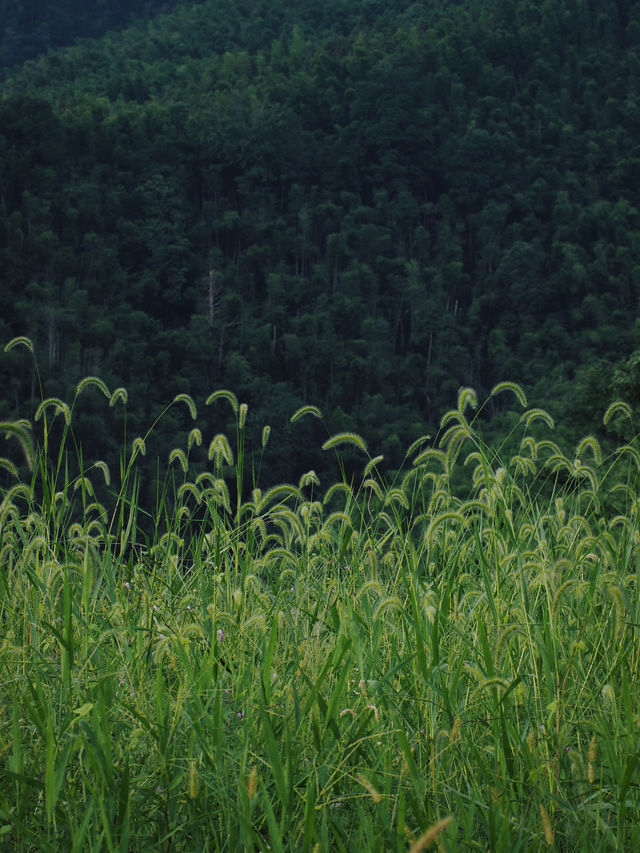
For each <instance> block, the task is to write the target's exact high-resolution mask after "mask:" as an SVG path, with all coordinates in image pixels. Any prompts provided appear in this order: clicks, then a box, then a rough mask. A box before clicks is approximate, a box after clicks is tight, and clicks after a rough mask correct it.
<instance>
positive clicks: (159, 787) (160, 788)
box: [156, 785, 162, 794]
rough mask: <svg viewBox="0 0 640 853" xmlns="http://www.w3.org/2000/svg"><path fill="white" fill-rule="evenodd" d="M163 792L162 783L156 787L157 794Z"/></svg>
mask: <svg viewBox="0 0 640 853" xmlns="http://www.w3.org/2000/svg"><path fill="white" fill-rule="evenodd" d="M161 793H162V785H158V786H157V788H156V794H161Z"/></svg>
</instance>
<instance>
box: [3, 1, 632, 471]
mask: <svg viewBox="0 0 640 853" xmlns="http://www.w3.org/2000/svg"><path fill="white" fill-rule="evenodd" d="M26 5H27V4H26V3H25V4H24V6H25V8H26ZM62 5H63V7H64V8H65V9H66V8H67V6H68V7H69V11H70V10H71V7H72V5H73V4H71V3H67V4H62ZM111 5H112V6H113V8H114V9H115V8H116V7H117V5H118V4H111ZM130 5H131V4H129V6H130ZM143 5H144V4H141V6H143ZM149 5H150V4H147V7H149ZM58 6H60V4H58ZM105 10H106V7H105ZM104 15H105V16H106V15H107V12H106V11H105V12H104ZM16 20H17V19H16ZM14 26H15V25H14ZM88 32H91V31H88ZM5 34H6V24H5ZM639 36H640V9H639V7H638V6H637V5H636V4H632V3H630V2H625V0H619V2H606V3H601V4H593V3H590V2H586V0H564V2H560V0H544V1H543V2H541V0H521V2H507V0H489V2H472V0H469V2H462V3H436V2H422V3H414V4H410V3H406V2H395V3H394V2H385V3H383V2H377V0H372V2H364V0H363V2H355V1H354V0H350V1H349V2H347V0H332V2H316V0H314V2H311V0H306V2H299V3H293V4H292V3H286V4H285V3H280V2H273V3H269V4H267V3H254V2H249V0H246V2H243V3H235V2H234V3H231V2H222V0H217V2H208V1H207V0H205V2H201V3H199V4H187V5H178V6H177V7H176V8H175V9H174V10H173V11H171V14H167V15H159V16H155V17H152V18H148V19H145V20H140V21H138V22H137V23H135V24H133V25H132V26H130V27H129V28H127V29H124V30H120V31H117V32H111V33H108V34H106V35H105V36H104V37H103V38H102V39H101V40H98V41H90V40H83V41H81V42H80V43H78V44H77V45H75V46H72V47H69V48H66V49H64V50H60V51H57V52H50V53H48V54H47V55H46V56H41V57H40V58H38V59H35V60H33V61H30V62H26V63H25V64H23V65H22V66H20V67H17V68H13V69H12V70H11V72H10V73H9V74H7V76H6V79H5V80H4V82H3V83H2V85H1V86H0V170H1V171H0V190H1V197H0V300H1V301H2V305H3V310H2V314H1V317H0V338H2V339H3V340H9V339H10V338H11V337H13V336H14V335H20V334H24V335H28V336H29V337H30V338H31V339H32V340H33V341H34V342H35V344H36V347H37V352H38V356H39V364H40V370H41V373H42V380H43V383H44V386H45V392H46V394H48V395H49V394H51V395H57V396H59V397H61V398H63V399H67V400H68V399H70V398H72V397H73V390H74V388H75V385H76V383H77V382H78V380H79V379H80V378H81V377H82V376H84V375H86V374H98V375H100V376H101V377H102V378H103V379H104V380H105V381H106V382H107V383H108V384H109V386H110V387H111V388H114V387H116V386H119V385H124V386H126V387H127V388H128V390H129V402H128V407H127V419H128V427H127V428H128V431H129V435H130V436H132V435H135V434H137V433H138V432H141V431H142V432H143V431H144V429H145V428H146V426H148V425H149V424H150V423H151V421H152V420H153V418H154V417H155V416H156V415H157V414H158V412H159V411H160V409H161V408H162V404H163V403H165V402H166V401H167V400H170V399H171V398H172V397H173V396H174V395H175V394H177V393H180V392H186V393H189V394H192V395H193V396H194V398H197V399H198V400H202V399H203V398H205V397H206V395H207V394H208V393H209V392H211V391H213V390H214V389H216V388H219V387H229V388H231V389H232V390H233V391H234V392H235V393H236V394H237V395H238V397H239V398H240V399H241V400H244V401H246V402H247V403H248V404H249V412H250V422H251V424H252V425H253V430H254V435H255V436H259V435H260V431H261V429H262V426H263V424H265V423H268V424H271V425H272V426H273V427H274V432H273V440H272V443H271V445H270V447H269V449H268V450H269V454H270V455H269V454H267V456H265V463H264V464H265V466H267V467H268V469H269V477H270V478H272V479H273V481H276V480H278V479H282V478H291V477H295V476H297V475H298V474H299V473H300V472H302V471H304V470H307V469H308V468H310V467H314V468H316V469H317V470H319V471H321V470H322V465H323V464H324V463H323V461H322V459H321V457H320V456H316V455H314V452H313V451H312V450H310V447H311V446H312V447H315V446H317V445H318V444H319V443H320V442H319V441H318V437H320V439H321V438H322V436H323V434H322V433H317V432H313V431H312V430H317V429H319V427H318V426H314V427H312V426H308V425H306V424H305V425H303V424H294V425H290V424H289V423H288V417H289V415H290V414H291V413H292V412H293V411H294V410H295V409H297V408H298V406H300V405H301V404H303V403H311V404H314V405H317V406H319V407H320V408H321V410H322V412H323V414H324V416H325V419H326V422H327V424H328V425H329V427H330V428H331V429H334V430H335V429H349V428H352V429H355V430H357V431H358V432H360V433H361V434H362V435H363V436H364V437H365V438H366V439H367V440H368V442H369V444H370V447H371V449H372V451H373V452H376V453H377V452H380V453H383V454H385V457H386V459H387V461H388V463H389V464H390V465H392V466H393V465H396V464H398V463H399V461H400V459H401V455H402V451H403V450H404V448H406V447H407V446H408V445H409V444H410V443H411V442H412V441H413V440H414V439H415V438H416V437H417V436H418V435H422V434H424V433H425V432H429V431H434V430H435V429H437V418H438V417H439V415H440V414H441V413H442V411H443V410H444V409H446V408H448V407H450V405H451V404H452V402H453V401H454V400H455V395H456V392H457V390H458V388H459V386H461V385H472V386H474V387H475V388H477V389H478V391H479V394H480V395H482V394H483V392H485V391H487V390H488V389H490V388H491V387H492V385H493V384H494V383H496V382H498V381H499V380H502V379H510V380H514V381H518V382H520V383H522V384H523V385H524V387H525V388H526V389H527V392H528V393H529V396H530V399H531V400H533V401H535V402H536V403H537V404H540V405H545V406H547V407H548V408H549V409H550V410H551V411H552V412H553V413H554V414H556V415H558V416H560V417H561V418H562V420H563V423H564V425H565V429H566V430H567V431H570V430H571V429H572V428H575V429H576V430H578V431H579V432H581V433H584V432H585V431H595V430H597V429H599V423H600V420H601V414H602V411H603V409H604V407H605V406H606V404H607V402H609V399H610V395H611V394H613V393H614V392H615V391H616V390H619V389H623V390H624V391H625V393H627V395H633V394H634V393H635V388H636V387H637V385H636V383H635V381H634V365H635V361H634V360H633V358H632V360H631V362H630V365H629V366H628V367H626V368H625V367H624V364H625V362H626V361H627V359H629V358H630V357H632V354H633V353H634V351H635V349H636V348H637V347H638V346H640V344H639V342H638V337H639V330H638V327H637V324H636V316H637V310H638V296H639V292H640V213H639V212H638V187H639V186H640V40H639ZM5 62H6V59H5ZM635 369H636V370H637V368H635ZM0 376H1V378H2V384H1V388H2V391H1V392H0V396H1V403H0V406H1V408H0V415H1V416H2V417H4V418H15V417H24V416H29V415H31V414H32V413H33V410H34V409H35V407H36V406H37V403H38V399H39V397H38V387H37V381H36V378H35V375H34V373H33V371H32V368H31V366H30V365H29V364H28V363H27V362H25V361H24V358H23V357H22V356H19V354H18V353H16V352H14V351H12V352H11V353H9V354H7V355H5V356H3V358H2V360H1V361H0ZM28 399H30V400H31V401H32V402H31V404H30V405H31V408H30V410H29V411H25V410H24V408H23V405H24V404H20V405H19V404H18V402H17V401H18V400H20V401H24V400H28ZM83 405H85V406H86V405H87V404H83ZM103 409H104V407H100V408H97V409H96V410H95V411H90V410H89V409H87V410H86V411H83V412H80V413H79V414H78V416H77V418H75V419H74V420H75V422H77V423H78V424H79V425H80V427H79V429H80V435H79V437H80V438H81V439H82V440H83V443H84V444H85V448H86V450H87V452H96V453H98V452H99V453H100V454H101V455H104V453H105V447H109V446H111V447H117V446H118V444H119V442H121V441H122V429H121V428H120V430H119V431H118V429H117V428H116V424H117V423H118V416H116V415H115V414H114V413H111V414H109V415H105V413H104V411H103ZM492 414H494V415H495V414H496V413H495V412H493V413H492ZM498 414H499V413H498ZM183 417H184V421H183V420H182V418H183ZM186 418H187V415H186V413H183V412H182V411H180V412H179V413H175V414H170V416H169V417H168V418H167V419H166V420H165V422H164V427H163V428H162V429H160V430H159V431H158V432H157V433H156V445H155V446H154V447H153V448H152V449H153V451H157V452H160V453H163V454H166V453H167V452H168V448H170V447H172V446H173V445H172V443H171V442H172V435H173V434H174V432H175V430H176V429H177V428H178V427H180V426H183V425H185V424H186V422H187V421H186ZM222 426H224V425H222ZM489 428H491V427H489ZM278 442H279V443H278Z"/></svg>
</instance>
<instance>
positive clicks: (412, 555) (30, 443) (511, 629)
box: [0, 339, 640, 853]
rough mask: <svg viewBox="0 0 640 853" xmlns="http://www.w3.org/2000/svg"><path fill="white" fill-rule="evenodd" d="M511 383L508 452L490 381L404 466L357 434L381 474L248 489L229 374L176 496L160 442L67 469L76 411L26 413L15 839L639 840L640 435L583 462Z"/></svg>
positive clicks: (12, 444)
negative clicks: (151, 502)
mask: <svg viewBox="0 0 640 853" xmlns="http://www.w3.org/2000/svg"><path fill="white" fill-rule="evenodd" d="M19 343H22V344H23V345H24V346H25V347H27V344H26V343H24V341H23V339H20V341H17V342H13V344H14V345H17V344H19ZM27 349H29V347H27ZM95 386H96V381H95V380H94V379H92V380H91V381H88V380H87V381H86V382H85V384H84V385H83V384H82V383H81V384H80V386H79V392H78V393H84V392H85V391H86V390H88V389H89V388H95ZM97 390H99V391H101V392H102V393H103V394H104V393H105V391H106V394H107V396H108V400H109V402H113V400H114V395H117V400H116V402H118V404H120V403H122V402H125V401H126V395H124V393H123V391H122V389H117V391H116V392H113V394H110V393H109V389H107V388H106V386H105V388H104V389H103V388H101V387H100V386H99V385H98V387H97ZM504 392H510V393H511V395H512V397H513V398H514V401H515V405H516V406H519V407H520V409H521V410H522V411H521V414H520V416H519V417H518V418H516V419H514V422H515V423H516V426H515V428H514V432H513V433H512V434H511V436H509V437H508V440H505V441H504V442H503V443H501V444H498V445H497V446H488V445H486V444H485V443H484V442H483V440H482V437H481V432H480V429H479V426H478V424H479V421H478V413H479V411H480V409H481V407H479V406H478V401H477V399H476V396H475V394H474V393H473V392H471V391H470V390H469V389H463V391H462V392H461V394H460V396H459V400H458V405H457V408H456V409H452V410H451V411H450V412H448V413H446V414H445V416H444V418H443V421H442V427H441V430H440V432H439V433H438V434H437V435H436V436H435V437H434V438H433V439H431V438H428V437H424V438H422V439H417V440H416V442H414V444H413V445H412V447H411V448H410V450H409V452H408V453H407V457H406V463H405V466H404V468H403V470H402V471H400V472H399V473H398V474H397V475H396V476H394V478H393V480H392V481H390V482H389V481H387V479H386V478H385V475H384V466H383V462H384V460H382V459H381V458H380V456H379V455H378V456H376V455H369V451H368V448H367V447H366V444H365V443H364V441H363V440H362V439H361V437H360V436H357V435H356V434H352V433H341V434H338V435H337V436H329V439H328V440H327V442H326V444H325V447H326V449H327V452H329V453H335V454H337V455H338V465H337V467H338V470H339V471H340V470H343V469H341V468H340V453H341V451H342V448H343V445H344V444H345V443H346V444H347V445H348V446H351V448H352V449H355V450H356V451H357V452H358V453H359V454H360V455H361V457H362V477H361V479H360V481H356V480H354V481H353V482H351V481H346V479H345V478H344V477H341V476H340V475H339V476H338V479H337V481H336V482H335V483H330V484H326V483H322V482H320V481H319V480H318V478H317V476H316V475H315V474H313V472H307V474H306V475H304V476H302V477H301V479H300V482H299V483H298V484H297V485H294V484H281V485H278V486H276V487H271V488H270V489H265V490H261V488H260V486H259V484H257V483H256V484H254V487H253V489H252V490H251V491H250V492H248V493H247V492H246V484H245V480H246V478H245V476H244V471H245V470H246V469H245V466H246V463H247V460H248V459H249V454H250V453H251V452H252V449H251V448H248V447H247V446H246V438H245V423H246V420H247V418H250V416H251V413H250V411H248V410H247V409H246V407H245V408H243V405H242V404H241V403H239V402H238V401H237V399H236V398H235V396H234V395H232V394H231V392H227V391H218V392H215V393H214V394H213V395H211V397H209V398H208V400H207V403H208V404H209V408H208V409H207V411H209V412H211V411H212V409H211V408H210V407H211V406H212V405H213V404H215V405H227V406H228V405H230V406H231V408H232V411H233V414H234V417H236V419H237V426H236V431H235V435H232V436H231V438H228V437H226V436H222V435H221V434H219V433H218V432H217V431H216V430H215V429H213V430H211V433H212V437H211V438H210V439H207V437H206V436H207V432H206V429H207V427H206V424H205V421H204V420H199V412H198V407H197V405H196V401H194V400H192V399H191V398H190V397H189V398H187V397H186V395H179V396H178V398H176V400H174V401H173V403H172V404H171V405H177V406H185V407H186V411H187V412H188V414H189V415H190V416H191V417H192V419H193V421H198V424H199V425H198V426H197V427H193V428H192V429H191V431H190V432H189V434H188V435H186V436H185V437H184V441H183V443H182V444H179V445H178V446H176V447H175V448H174V449H172V451H171V453H170V454H169V457H168V459H167V460H166V475H165V478H164V486H163V487H162V488H161V489H160V490H159V492H158V502H157V505H156V506H155V507H153V508H150V507H145V506H141V505H140V499H139V495H140V491H139V474H138V463H139V462H140V458H141V454H142V452H143V450H144V449H145V442H146V440H147V438H148V435H144V436H140V437H139V438H140V440H139V441H138V440H137V441H134V442H133V444H130V445H128V446H127V447H125V448H124V449H123V453H122V456H121V459H120V465H119V471H115V472H114V471H107V470H106V469H107V466H106V464H97V463H96V462H93V461H91V460H86V459H84V458H83V457H82V454H81V452H77V455H76V457H75V462H74V463H73V464H72V462H71V461H70V460H69V454H68V452H67V451H68V450H74V451H81V449H80V448H76V447H75V445H74V442H73V413H74V406H75V402H74V401H72V403H71V404H68V405H66V404H64V403H63V401H53V400H49V401H47V400H46V398H44V397H43V398H44V400H45V405H43V406H41V407H40V409H39V414H40V417H41V418H42V420H43V421H45V420H46V423H47V425H48V426H49V425H50V424H51V420H52V419H55V418H62V421H63V422H64V423H62V422H61V428H60V429H59V430H58V431H54V432H52V431H51V430H50V429H48V430H47V431H46V432H43V431H42V430H41V431H40V432H39V433H38V431H37V429H31V428H30V427H29V425H27V424H24V423H20V424H19V425H18V426H17V427H16V429H15V430H10V429H7V430H5V434H6V435H7V436H8V439H7V447H6V458H7V459H8V460H9V461H11V463H12V465H9V466H6V467H5V469H4V471H5V475H6V477H7V478H10V482H9V483H8V485H7V486H6V487H4V488H3V489H2V493H1V495H0V555H1V560H2V564H1V566H0V619H1V622H2V626H3V628H2V632H1V636H0V662H1V664H2V673H3V687H2V693H1V697H0V773H2V779H3V785H2V786H1V787H0V844H2V845H3V846H4V847H5V848H6V849H11V850H15V851H47V850H51V851H53V850H60V849H68V850H73V851H84V850H91V851H93V850H96V851H97V850H100V851H102V850H108V851H123V853H124V851H137V850H139V851H143V850H165V851H182V850H184V851H187V850H196V849H197V850H212V851H213V850H267V849H269V850H305V851H315V850H322V851H324V850H326V851H330V850H381V851H382V850H385V851H386V850H397V851H406V850H416V851H417V850H423V849H428V848H429V847H432V846H437V849H439V850H445V851H454V850H480V849H482V850H486V849H491V850H492V851H500V850H504V851H513V850H534V849H545V848H546V847H554V848H556V849H560V850H582V849H585V850H586V849H589V850H599V851H604V850H611V849H624V850H633V849H636V848H637V847H639V846H640V829H639V827H640V811H639V808H640V792H639V787H638V782H639V776H638V760H639V757H640V741H639V730H640V729H639V726H640V711H639V709H638V696H640V684H639V655H640V644H639V642H638V626H639V625H640V587H639V569H638V566H639V565H640V563H639V556H640V555H639V553H638V548H639V537H638V508H639V506H640V502H639V500H638V494H639V492H638V486H639V478H640V466H639V465H638V460H639V459H640V454H639V448H638V447H637V442H636V441H635V439H634V440H633V441H631V442H627V443H626V444H625V445H623V446H621V447H620V448H619V449H618V451H617V452H615V453H613V454H612V455H607V454H605V453H604V452H602V449H601V448H600V447H599V445H598V444H597V442H596V441H595V439H593V438H588V439H585V440H584V441H583V442H581V443H580V444H579V445H578V447H577V448H576V450H575V452H574V451H572V452H571V453H566V452H563V451H562V450H561V448H559V447H558V446H557V445H556V444H555V443H554V442H553V441H552V440H551V439H550V438H549V437H548V434H546V433H544V432H541V430H546V431H549V430H550V427H551V421H550V418H549V417H548V416H546V413H544V412H541V410H537V409H527V408H526V407H527V402H526V398H525V396H524V394H523V392H522V390H521V389H520V388H519V387H518V386H515V385H514V384H513V383H502V384H501V385H500V386H497V387H496V389H494V393H495V394H498V393H504ZM123 397H124V400H123ZM620 411H621V409H620V408H619V409H617V410H614V412H613V414H614V415H615V414H616V412H618V413H619V412H620ZM306 414H312V415H313V416H314V417H320V418H321V412H320V411H319V410H317V409H315V407H306V409H303V410H300V411H299V412H298V413H297V416H298V417H302V416H304V415H306ZM609 417H613V415H612V414H611V413H609ZM41 426H42V424H41ZM194 430H197V432H194ZM37 435H39V436H40V438H38V439H36V436H37ZM44 435H46V436H47V437H46V439H45V438H43V436H44ZM54 435H55V436H56V437H57V440H58V442H59V445H58V446H57V447H53V446H52V441H53V438H52V436H54ZM263 435H264V433H263ZM267 439H268V433H267ZM44 441H46V442H47V444H46V447H45V445H44V443H43V442H44ZM265 445H266V441H265V440H263V441H262V442H261V446H260V447H258V448H256V449H254V450H253V452H255V453H259V454H262V453H263V452H265ZM507 447H508V448H511V449H510V450H509V451H508V452H507V450H506V449H507ZM25 448H26V450H25ZM3 452H4V451H3ZM98 462H100V460H98ZM26 463H30V465H29V464H26ZM12 466H13V467H12ZM98 483H100V486H99V487H98ZM460 484H463V485H464V486H465V488H466V492H464V491H463V492H461V489H460ZM149 517H151V519H152V522H153V523H152V524H151V530H152V534H151V535H150V534H149V532H148V531H149V525H148V524H146V523H145V524H143V523H142V519H146V521H148V519H149Z"/></svg>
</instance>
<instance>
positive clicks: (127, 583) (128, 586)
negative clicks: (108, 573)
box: [122, 581, 131, 589]
mask: <svg viewBox="0 0 640 853" xmlns="http://www.w3.org/2000/svg"><path fill="white" fill-rule="evenodd" d="M122 586H123V587H124V588H125V589H131V584H130V583H129V581H125V582H124V583H123V584H122Z"/></svg>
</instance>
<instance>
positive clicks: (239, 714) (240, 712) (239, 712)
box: [236, 711, 244, 720]
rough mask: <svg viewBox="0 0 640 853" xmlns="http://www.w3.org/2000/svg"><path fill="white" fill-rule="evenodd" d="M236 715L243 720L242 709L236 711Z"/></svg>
mask: <svg viewBox="0 0 640 853" xmlns="http://www.w3.org/2000/svg"><path fill="white" fill-rule="evenodd" d="M236 717H237V718H238V719H239V720H244V712H243V711H238V713H237V714H236Z"/></svg>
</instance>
